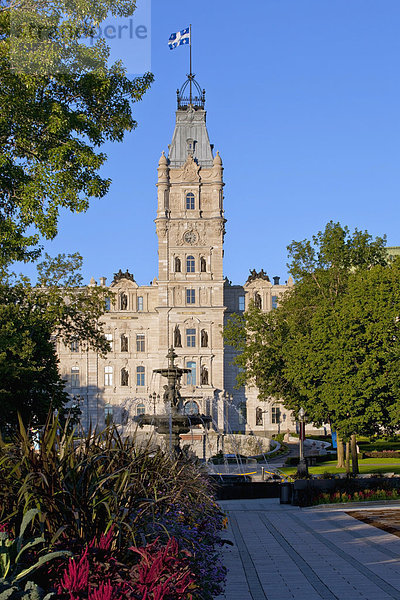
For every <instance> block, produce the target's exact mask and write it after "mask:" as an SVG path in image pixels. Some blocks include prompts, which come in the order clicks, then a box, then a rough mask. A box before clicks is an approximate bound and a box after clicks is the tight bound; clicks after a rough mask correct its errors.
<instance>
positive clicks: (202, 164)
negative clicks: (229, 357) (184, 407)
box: [155, 76, 225, 412]
mask: <svg viewBox="0 0 400 600" xmlns="http://www.w3.org/2000/svg"><path fill="white" fill-rule="evenodd" d="M190 77H191V80H190V79H188V80H187V81H186V82H185V84H184V85H183V86H182V88H181V89H180V90H178V92H177V97H178V98H177V99H178V106H177V111H176V124H175V130H174V133H173V138H172V143H171V144H170V146H169V151H168V156H166V155H165V154H164V152H163V153H162V155H161V158H160V161H159V165H158V183H157V188H158V210H157V218H156V220H155V223H156V231H157V236H158V264H159V276H158V288H159V302H158V307H157V310H158V313H159V319H160V323H159V336H160V337H159V352H160V361H161V364H163V361H165V355H166V353H167V349H168V347H169V346H170V345H173V346H174V348H175V351H176V353H177V354H178V363H180V365H181V366H185V367H189V368H191V369H192V370H191V373H190V374H189V375H188V376H187V377H186V379H185V381H182V384H184V386H185V387H186V389H184V390H183V392H184V393H183V395H184V396H185V397H186V398H189V399H190V400H191V401H192V402H195V403H196V404H197V405H198V408H199V410H200V411H201V412H204V410H206V407H205V403H206V400H207V399H208V401H211V400H212V399H213V400H215V398H216V396H217V395H218V394H219V393H220V392H221V390H223V389H224V385H223V383H224V382H223V351H224V350H223V338H222V325H223V318H224V310H225V309H224V296H223V290H224V278H223V267H222V263H223V241H224V233H225V218H224V210H223V186H224V183H223V178H222V173H223V167H222V160H221V157H220V156H219V154H218V152H217V153H216V154H215V155H214V153H213V146H212V145H211V144H210V141H209V137H208V132H207V127H206V111H205V109H204V105H205V92H204V90H201V89H200V87H199V86H198V84H197V82H196V81H195V80H194V78H193V76H190ZM190 83H191V84H192V86H191V87H192V89H194V90H195V94H192V93H191V94H190V95H189V96H188V97H186V90H187V89H188V87H189V86H190Z"/></svg>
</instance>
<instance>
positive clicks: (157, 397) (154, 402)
mask: <svg viewBox="0 0 400 600" xmlns="http://www.w3.org/2000/svg"><path fill="white" fill-rule="evenodd" d="M149 400H150V402H151V401H152V400H153V414H154V415H155V414H156V400H158V401H160V394H156V393H155V392H153V393H152V394H149Z"/></svg>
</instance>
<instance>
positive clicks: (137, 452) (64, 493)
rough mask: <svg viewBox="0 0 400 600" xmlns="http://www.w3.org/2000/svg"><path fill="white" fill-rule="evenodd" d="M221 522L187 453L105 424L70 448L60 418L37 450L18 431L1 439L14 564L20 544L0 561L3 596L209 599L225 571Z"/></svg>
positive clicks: (0, 471)
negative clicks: (176, 453)
mask: <svg viewBox="0 0 400 600" xmlns="http://www.w3.org/2000/svg"><path fill="white" fill-rule="evenodd" d="M224 519H225V515H224V514H223V513H221V511H220V509H219V507H218V505H217V504H216V502H215V501H214V499H213V489H212V486H211V484H210V482H209V480H208V478H207V476H206V474H205V473H204V472H203V471H202V468H201V467H200V466H198V465H196V464H193V463H191V462H189V461H187V460H185V459H179V460H178V459H174V458H172V457H170V456H169V455H166V454H163V453H162V452H160V451H158V450H156V451H155V450H154V449H150V448H149V447H147V448H140V447H137V446H136V445H135V442H134V440H121V439H120V438H119V436H118V433H117V432H116V431H115V430H114V429H112V428H110V429H108V430H107V431H106V432H103V433H101V434H95V435H94V434H93V433H91V434H89V435H88V437H87V438H86V439H84V440H82V441H81V443H80V444H79V446H76V443H74V440H73V436H72V434H71V435H68V433H67V432H66V431H64V432H61V433H60V432H58V424H57V423H53V424H48V426H47V428H46V430H45V432H44V436H43V440H42V443H41V446H40V450H39V452H37V451H34V450H33V449H32V448H31V444H30V442H29V440H28V437H27V436H26V433H25V432H24V430H23V429H21V436H20V438H19V440H18V441H16V442H15V443H13V444H7V445H3V446H0V523H3V526H2V527H1V525H0V546H1V548H0V551H1V553H2V555H5V556H9V557H10V561H11V562H10V564H11V563H12V561H13V560H14V559H15V556H16V553H15V552H14V550H12V549H13V548H15V547H19V548H20V547H26V550H25V551H24V552H21V553H20V554H19V555H18V564H11V566H9V567H7V569H6V568H5V567H4V564H6V563H5V562H4V561H3V562H1V561H0V596H1V595H2V592H4V593H5V597H7V598H9V600H14V598H15V600H16V599H17V598H25V597H26V600H28V596H29V597H31V596H32V594H33V596H35V597H36V598H37V599H39V598H41V597H43V596H44V594H47V593H50V594H55V595H56V596H55V597H57V598H60V599H61V600H120V599H122V598H127V599H132V600H133V599H135V600H211V599H212V598H213V597H214V596H216V595H218V594H220V593H221V592H222V590H223V583H224V579H225V573H226V571H225V568H224V567H223V565H222V562H221V558H220V554H219V546H220V544H221V539H220V537H219V532H220V530H221V529H222V528H223V526H224ZM66 553H68V555H69V558H68V557H67V556H66ZM44 559H46V560H44ZM32 565H35V568H34V569H32V568H31V567H32ZM3 567H4V568H3ZM27 582H28V588H29V589H28V591H26V593H25V592H24V587H25V586H26V585H27ZM29 586H30V587H29ZM32 590H34V593H33V592H32ZM33 596H32V597H33Z"/></svg>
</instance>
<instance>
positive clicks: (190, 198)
mask: <svg viewBox="0 0 400 600" xmlns="http://www.w3.org/2000/svg"><path fill="white" fill-rule="evenodd" d="M186 210H194V194H192V192H189V193H188V194H186Z"/></svg>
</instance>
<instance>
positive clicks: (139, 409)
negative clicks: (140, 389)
mask: <svg viewBox="0 0 400 600" xmlns="http://www.w3.org/2000/svg"><path fill="white" fill-rule="evenodd" d="M145 413H146V407H145V405H144V404H143V402H141V403H140V404H138V405H137V407H136V414H137V415H144V414H145Z"/></svg>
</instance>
